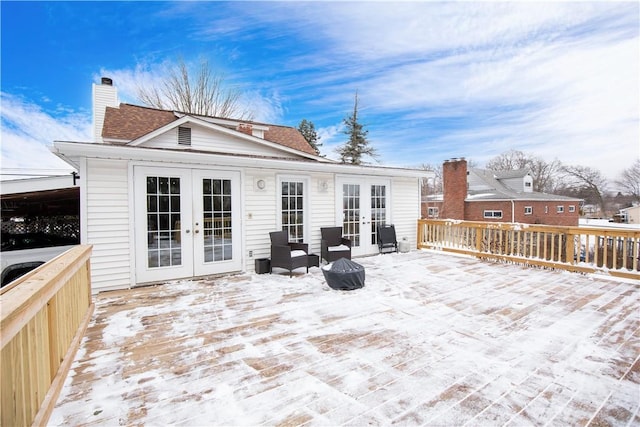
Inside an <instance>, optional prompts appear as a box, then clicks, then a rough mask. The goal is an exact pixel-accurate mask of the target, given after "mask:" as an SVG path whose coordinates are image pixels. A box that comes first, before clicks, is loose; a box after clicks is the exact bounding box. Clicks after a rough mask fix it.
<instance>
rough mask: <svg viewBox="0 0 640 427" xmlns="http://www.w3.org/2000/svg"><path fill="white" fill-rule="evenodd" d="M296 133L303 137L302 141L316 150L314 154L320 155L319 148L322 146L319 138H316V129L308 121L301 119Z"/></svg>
mask: <svg viewBox="0 0 640 427" xmlns="http://www.w3.org/2000/svg"><path fill="white" fill-rule="evenodd" d="M298 131H300V133H301V134H302V136H304V139H306V140H307V142H308V143H309V144H310V145H311V146H312V147H313V149H314V150H316V154H320V146H321V145H322V143H321V142H318V141H319V140H320V137H319V136H318V132H316V127H315V125H314V124H313V122H311V121H308V120H307V119H302V121H301V122H300V124H299V125H298Z"/></svg>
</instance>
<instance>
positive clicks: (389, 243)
mask: <svg viewBox="0 0 640 427" xmlns="http://www.w3.org/2000/svg"><path fill="white" fill-rule="evenodd" d="M377 235H378V250H379V251H380V253H383V252H385V251H388V252H394V251H395V252H398V239H396V228H395V227H394V226H393V225H383V224H381V225H378V230H377Z"/></svg>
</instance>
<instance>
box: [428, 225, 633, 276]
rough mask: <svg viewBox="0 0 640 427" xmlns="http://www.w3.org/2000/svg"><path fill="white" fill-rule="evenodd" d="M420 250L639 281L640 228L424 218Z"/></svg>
mask: <svg viewBox="0 0 640 427" xmlns="http://www.w3.org/2000/svg"><path fill="white" fill-rule="evenodd" d="M418 248H425V249H440V250H444V251H451V252H458V253H464V254H470V255H474V256H476V257H479V258H487V259H495V260H502V261H509V262H515V263H522V264H527V265H535V266H542V267H551V268H559V269H563V270H569V271H579V272H601V273H606V274H609V275H612V276H619V277H626V278H632V279H640V230H625V229H615V228H601V227H561V226H548V225H532V224H517V223H492V222H473V221H454V220H423V219H421V220H418Z"/></svg>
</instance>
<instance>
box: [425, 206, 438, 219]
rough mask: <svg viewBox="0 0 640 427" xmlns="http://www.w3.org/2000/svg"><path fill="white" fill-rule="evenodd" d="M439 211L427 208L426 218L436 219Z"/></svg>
mask: <svg viewBox="0 0 640 427" xmlns="http://www.w3.org/2000/svg"><path fill="white" fill-rule="evenodd" d="M439 214H440V211H439V209H438V208H427V217H428V218H438V215H439Z"/></svg>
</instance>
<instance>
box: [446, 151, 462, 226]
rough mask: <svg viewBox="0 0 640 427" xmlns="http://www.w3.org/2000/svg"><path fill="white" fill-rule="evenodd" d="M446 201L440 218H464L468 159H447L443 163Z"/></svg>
mask: <svg viewBox="0 0 640 427" xmlns="http://www.w3.org/2000/svg"><path fill="white" fill-rule="evenodd" d="M442 182H443V187H444V203H443V204H442V211H441V212H440V218H446V219H464V218H465V211H464V210H465V202H464V200H465V199H466V198H467V161H466V160H464V159H454V160H447V161H445V162H444V164H443V165H442Z"/></svg>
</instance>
